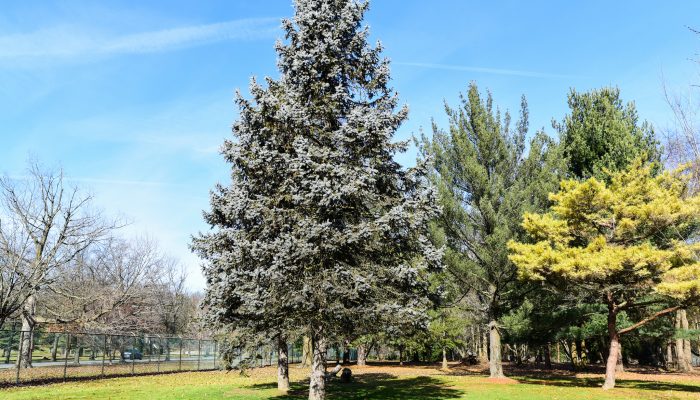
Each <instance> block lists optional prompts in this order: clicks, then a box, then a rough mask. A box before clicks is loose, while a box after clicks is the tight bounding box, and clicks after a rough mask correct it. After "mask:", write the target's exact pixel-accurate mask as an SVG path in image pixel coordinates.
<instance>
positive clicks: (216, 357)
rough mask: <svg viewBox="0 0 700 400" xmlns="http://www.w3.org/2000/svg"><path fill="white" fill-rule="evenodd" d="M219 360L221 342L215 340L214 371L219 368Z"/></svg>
mask: <svg viewBox="0 0 700 400" xmlns="http://www.w3.org/2000/svg"><path fill="white" fill-rule="evenodd" d="M218 360H219V342H217V341H216V340H214V369H216V368H217V365H216V364H217V363H216V362H217V361H218Z"/></svg>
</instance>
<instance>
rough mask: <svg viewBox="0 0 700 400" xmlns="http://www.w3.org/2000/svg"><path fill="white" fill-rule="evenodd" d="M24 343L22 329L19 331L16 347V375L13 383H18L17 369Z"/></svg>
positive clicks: (19, 366)
mask: <svg viewBox="0 0 700 400" xmlns="http://www.w3.org/2000/svg"><path fill="white" fill-rule="evenodd" d="M23 345H24V331H19V348H18V349H17V364H16V367H17V376H15V384H16V385H19V370H20V368H21V367H22V346H23Z"/></svg>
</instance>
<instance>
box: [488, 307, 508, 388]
mask: <svg viewBox="0 0 700 400" xmlns="http://www.w3.org/2000/svg"><path fill="white" fill-rule="evenodd" d="M489 350H490V353H489V373H490V377H491V378H503V377H504V375H503V363H502V362H501V333H500V332H498V324H497V323H496V321H491V322H489Z"/></svg>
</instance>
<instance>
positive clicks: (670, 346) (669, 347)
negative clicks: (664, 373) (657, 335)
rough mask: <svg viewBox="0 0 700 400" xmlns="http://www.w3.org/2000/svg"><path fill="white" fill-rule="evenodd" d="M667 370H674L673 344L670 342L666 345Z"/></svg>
mask: <svg viewBox="0 0 700 400" xmlns="http://www.w3.org/2000/svg"><path fill="white" fill-rule="evenodd" d="M666 369H667V370H669V371H670V370H672V369H673V343H671V342H668V344H667V345H666Z"/></svg>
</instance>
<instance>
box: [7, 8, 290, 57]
mask: <svg viewBox="0 0 700 400" xmlns="http://www.w3.org/2000/svg"><path fill="white" fill-rule="evenodd" d="M279 25H280V19H279V18H248V19H238V20H232V21H226V22H220V23H213V24H204V25H193V26H184V27H177V28H172V29H163V30H157V31H150V32H140V33H131V34H124V35H121V36H108V35H104V34H100V33H99V32H93V31H90V30H86V29H84V28H78V27H73V26H57V27H53V28H47V29H42V30H38V31H35V32H31V33H19V34H10V35H4V36H0V60H5V61H8V60H10V61H20V60H25V59H37V58H39V59H45V58H46V59H75V58H88V57H94V56H109V55H118V54H134V53H151V52H159V51H167V50H173V49H178V48H184V47H190V46H196V45H201V44H206V43H214V42H220V41H225V40H252V39H258V38H267V37H274V36H275V35H277V34H278V32H279Z"/></svg>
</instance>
